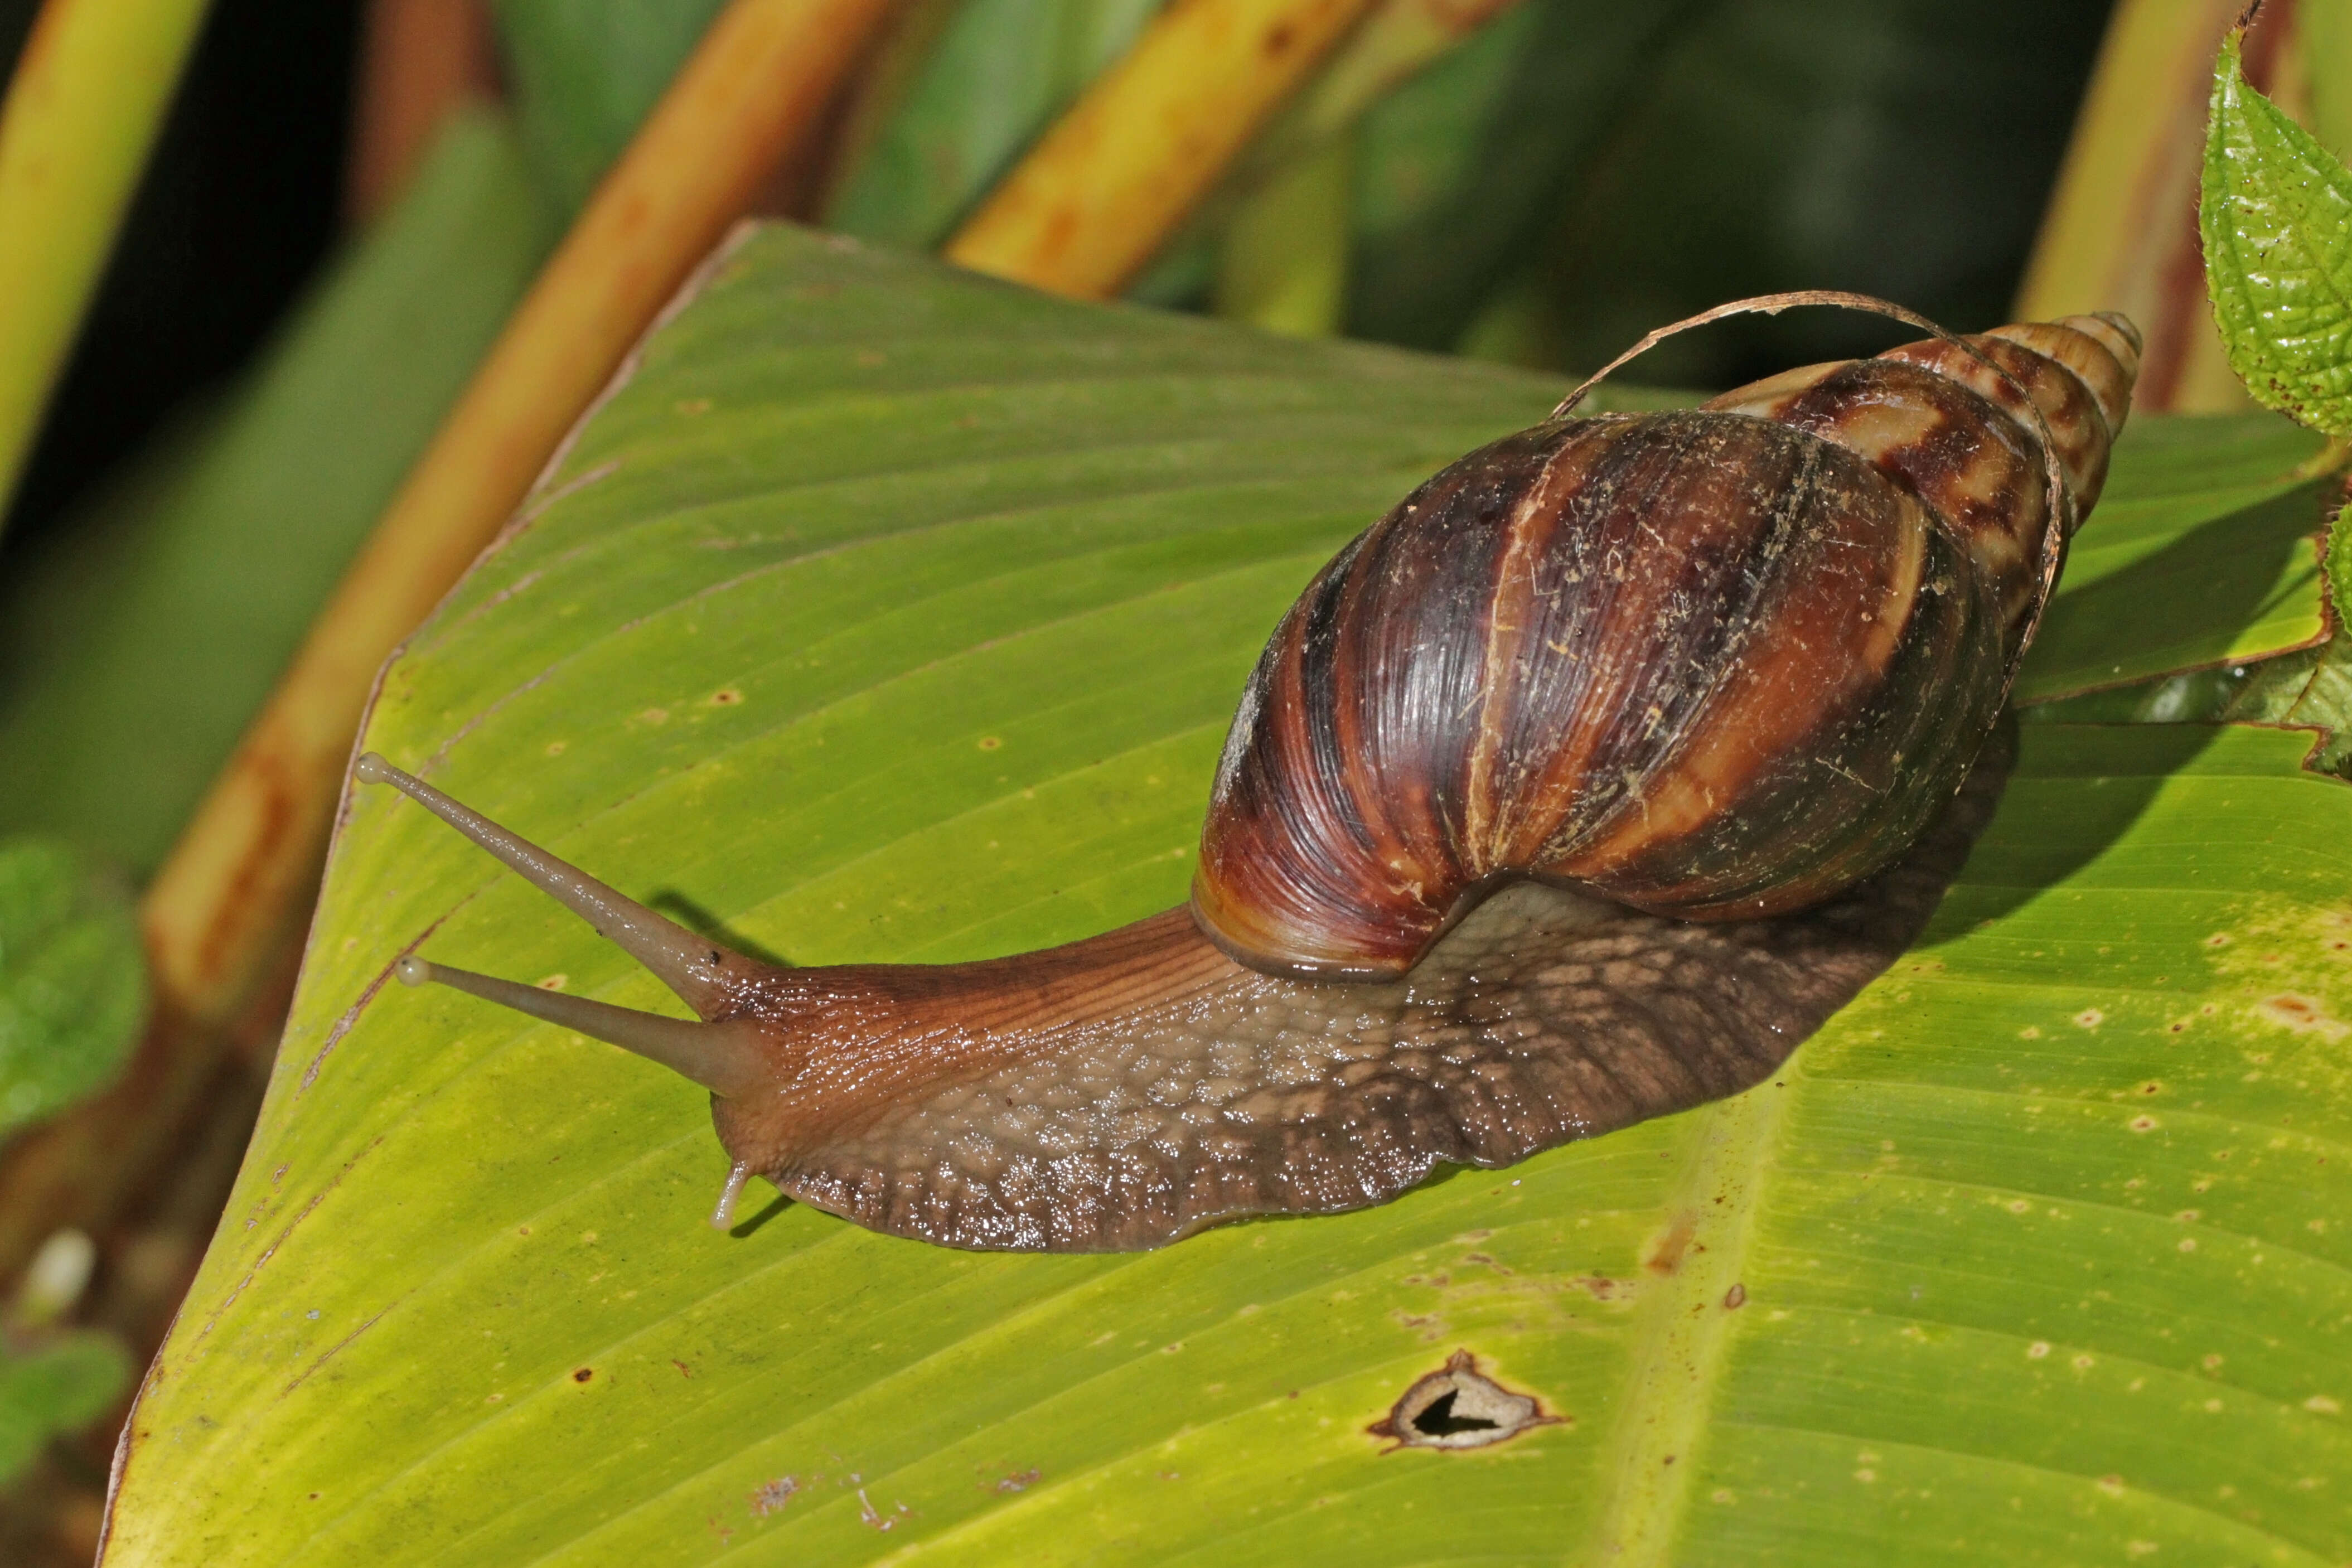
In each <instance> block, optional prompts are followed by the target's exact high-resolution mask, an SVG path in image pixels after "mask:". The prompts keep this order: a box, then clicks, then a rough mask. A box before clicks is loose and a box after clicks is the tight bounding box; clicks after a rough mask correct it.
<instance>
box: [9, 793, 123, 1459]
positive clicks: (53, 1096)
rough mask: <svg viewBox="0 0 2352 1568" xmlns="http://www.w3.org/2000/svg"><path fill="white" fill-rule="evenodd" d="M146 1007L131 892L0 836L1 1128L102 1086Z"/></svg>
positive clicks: (50, 852)
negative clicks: (132, 913)
mask: <svg viewBox="0 0 2352 1568" xmlns="http://www.w3.org/2000/svg"><path fill="white" fill-rule="evenodd" d="M146 1011H147V972H146V967H145V964H144V963H143V961H142V957H141V953H140V949H139V926H138V922H137V921H136V920H135V919H134V918H133V917H132V915H131V898H130V893H129V890H128V889H125V888H122V887H121V886H119V885H117V884H115V883H114V882H113V881H112V880H111V879H109V878H106V877H104V876H102V875H100V874H98V873H96V872H94V871H93V870H92V869H91V868H90V867H89V865H88V864H87V863H86V862H85V861H84V860H83V858H81V857H80V856H79V855H78V854H76V853H75V852H74V851H73V850H72V849H71V848H70V847H68V846H67V845H65V844H63V843H61V842H59V841H58V840H56V839H49V838H8V839H0V1132H5V1131H9V1130H10V1129H13V1128H16V1127H19V1126H22V1125H23V1124H24V1123H26V1122H27V1121H33V1120H35V1119H36V1118H37V1117H42V1116H47V1115H48V1114H50V1113H51V1112H53V1111H56V1110H62V1109H63V1108H64V1107H66V1106H68V1105H70V1104H72V1103H73V1102H74V1101H75V1100H79V1099H80V1098H82V1097H83V1096H84V1095H87V1094H89V1093H91V1092H93V1091H94V1090H96V1089H100V1088H101V1087H102V1086H104V1085H105V1083H106V1082H107V1081H108V1080H109V1079H111V1078H112V1077H113V1076H114V1074H115V1072H116V1071H117V1070H118V1069H119V1068H121V1066H122V1062H123V1059H124V1058H126V1057H127V1056H128V1055H129V1054H130V1051H131V1042H132V1041H133V1040H134V1039H136V1038H137V1037H138V1034H139V1026H140V1023H141V1021H142V1019H143V1018H144V1016H146ZM0 1450H5V1441H4V1440H0Z"/></svg>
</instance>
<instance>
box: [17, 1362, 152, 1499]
mask: <svg viewBox="0 0 2352 1568" xmlns="http://www.w3.org/2000/svg"><path fill="white" fill-rule="evenodd" d="M130 1380H131V1358H130V1357H129V1356H128V1355H126V1354H124V1353H123V1350H122V1347H121V1345H119V1344H117V1343H115V1342H114V1341H113V1340H112V1339H111V1338H110V1337H109V1336H107V1335H105V1334H95V1333H75V1334H62V1335H59V1336H58V1337H56V1338H54V1339H49V1340H47V1341H45V1342H43V1343H42V1344H41V1345H40V1346H39V1347H38V1348H37V1349H35V1350H31V1351H26V1352H5V1351H0V1481H5V1480H7V1479H11V1478H13V1477H14V1476H15V1475H16V1472H17V1471H19V1470H21V1469H23V1468H25V1467H26V1465H27V1464H29V1463H31V1462H32V1458H33V1456H34V1455H36V1454H37V1453H39V1452H40V1451H41V1445H42V1444H44V1443H46V1442H47V1441H48V1440H49V1439H50V1438H51V1437H52V1436H56V1435H57V1434H58V1433H60V1432H70V1431H72V1430H73V1429H74V1428H76V1427H78V1426H86V1425H88V1424H89V1422H91V1421H94V1420H96V1419H97V1418H98V1417H99V1416H100V1415H101V1414H103V1413H104V1412H105V1409H106V1407H107V1405H109V1404H110V1403H112V1402H113V1400H114V1397H115V1395H117V1394H120V1393H121V1392H122V1385H123V1384H126V1383H128V1382H129V1381H130Z"/></svg>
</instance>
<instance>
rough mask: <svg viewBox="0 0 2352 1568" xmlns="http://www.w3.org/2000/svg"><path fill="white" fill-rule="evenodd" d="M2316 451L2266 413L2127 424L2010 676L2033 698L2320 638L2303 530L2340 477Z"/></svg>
mask: <svg viewBox="0 0 2352 1568" xmlns="http://www.w3.org/2000/svg"><path fill="white" fill-rule="evenodd" d="M2319 449H2320V443H2319V442H2318V440H2316V439H2315V437H2312V436H2311V435H2310V434H2309V433H2307V432H2305V431H2302V430H2298V429H2296V428H2295V427H2294V426H2292V425H2289V424H2287V423H2286V422H2285V421H2284V420H2281V419H2278V418H2276V417H2274V416H2270V415H2262V414H2258V415H2241V416H2221V417H2216V418H2206V419H2167V418H2162V417H2158V418H2148V417H2147V416H2141V417H2138V418H2136V419H2134V420H2132V421H2131V423H2130V424H2128V425H2126V426H2125V427H2124V434H2123V438H2122V440H2121V441H2119V442H2118V443H2117V444H2116V455H2115V472H2114V477H2113V478H2112V479H2110V481H2109V482H2108V485H2107V488H2106V491H2105V494H2103V495H2102V496H2101V497H2100V498H2099V503H2098V507H2097V509H2096V510H2095V511H2093V512H2092V514H2091V518H2090V521H2088V522H2086V523H2085V524H2084V526H2083V530H2082V531H2081V532H2080V533H2078V534H2076V535H2075V536H2074V542H2073V543H2072V545H2071V546H2070V547H2069V549H2068V551H2067V555H2066V570H2065V574H2064V575H2063V577H2062V578H2061V579H2060V581H2059V592H2058V595H2057V596H2056V597H2055V598H2054V599H2053V601H2052V604H2051V606H2050V611H2049V613H2048V615H2047V616H2044V617H2043V619H2042V629H2041V631H2040V633H2039V635H2038V636H2037V637H2035V638H2034V643H2033V648H2032V652H2031V653H2030V654H2029V655H2028V656H2027V658H2026V663H2025V668H2024V669H2023V671H2022V672H2021V674H2020V676H2019V679H2018V685H2017V697H2018V700H2020V701H2022V702H2042V701H2047V700H2051V699H2053V698H2060V697H2067V696H2072V695H2074V694H2075V693H2078V692H2083V691H2087V690H2092V689H2097V688H2101V687H2110V686H2126V685H2130V684H2132V683H2135V682H2137V681H2143V680H2146V679H2148V678H2150V677H2151V676H2157V675H2164V674H2168V673H2170V672H2172V671H2175V670H2180V669H2188V668H2195V667H2198V666H2202V665H2221V664H2227V663H2231V662H2234V661H2242V660H2245V659H2252V658H2263V657H2264V656H2266V655H2269V654H2274V653H2278V652H2281V651H2283V650H2285V649H2288V648H2294V647H2307V646H2309V645H2311V644H2313V643H2315V642H2316V641H2317V640H2319V639H2320V638H2321V637H2324V636H2325V635H2326V624H2325V621H2324V618H2323V616H2322V612H2321V608H2320V584H2321V576H2322V574H2321V572H2320V565H2319V552H2318V548H2317V544H2316V542H2315V535H2317V533H2318V532H2319V531H2320V529H2321V528H2322V527H2323V526H2324V525H2325V522H2326V514H2327V511H2328V510H2329V509H2330V508H2331V507H2332V506H2333V505H2334V504H2335V502H2336V497H2337V493H2338V485H2339V481H2337V480H2336V479H2312V478H2308V477H2306V474H2305V466H2306V465H2307V464H2309V463H2310V462H2311V460H2312V459H2313V458H2315V457H2316V456H2317V455H2318V452H2319Z"/></svg>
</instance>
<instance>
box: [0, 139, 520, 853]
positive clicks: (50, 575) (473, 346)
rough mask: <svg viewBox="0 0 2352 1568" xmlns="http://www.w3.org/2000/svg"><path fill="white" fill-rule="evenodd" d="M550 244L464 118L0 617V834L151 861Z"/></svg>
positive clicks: (511, 167)
mask: <svg viewBox="0 0 2352 1568" xmlns="http://www.w3.org/2000/svg"><path fill="white" fill-rule="evenodd" d="M552 238H553V235H552V233H551V226H550V224H549V222H548V219H547V216H546V213H545V209H544V208H543V207H542V206H541V204H540V202H539V201H538V199H537V198H536V196H535V195H533V193H532V190H531V186H530V181H529V178H528V177H527V175H526V174H524V171H523V167H522V163H521V159H520V155H519V154H518V153H517V152H516V150H515V146H514V142H513V140H512V138H511V136H510V135H509V133H508V132H507V131H506V130H505V128H504V126H503V125H502V124H501V123H500V122H499V121H495V120H492V119H490V118H488V117H487V116H484V115H481V114H467V115H463V116H460V117H459V118H457V120H455V121H452V122H451V124H450V126H449V127H448V129H447V130H446V131H445V132H443V134H442V136H441V138H440V140H439V141H438V142H437V143H436V147H435V149H434V151H433V153H432V155H431V156H430V158H429V159H428V161H427V162H426V163H425V165H424V168H423V170H422V171H421V173H420V174H419V175H418V177H417V178H416V180H415V182H414V183H413V184H412V185H411V186H410V188H409V189H408V191H407V192H406V193H405V194H404V195H403V196H402V198H401V200H400V203H399V205H397V206H396V207H395V208H394V210H393V211H392V212H391V213H389V214H387V215H386V216H385V217H384V218H383V221H381V222H380V223H379V224H378V225H377V226H375V227H374V228H373V230H371V231H370V232H369V234H368V235H367V236H366V237H364V238H363V239H362V240H361V241H360V243H359V244H358V246H357V247H355V248H354V249H353V250H352V252H351V253H350V254H349V255H347V256H345V257H344V258H341V261H340V262H339V263H338V264H337V265H336V267H335V269H334V270H333V271H332V272H331V274H330V275H329V277H328V278H327V279H325V281H324V282H323V283H321V284H320V287H319V288H318V289H317V290H316V292H315V293H313V295H312V296H311V297H310V300H308V301H307V302H306V303H305V304H304V305H303V306H302V307H301V308H300V310H299V312H298V314H297V315H296V317H295V319H294V321H292V322H291V323H290V324H289V326H288V328H287V329H286V331H285V332H284V334H283V335H282V336H281V337H280V339H279V340H278V342H277V343H276V344H275V345H274V346H273V347H272V348H271V349H270V350H269V351H268V354H267V355H266V357H265V358H264V360H263V362H262V363H261V364H260V366H259V367H258V368H257V370H256V371H255V372H254V374H253V375H252V377H251V380H250V381H249V383H248V384H247V386H246V387H245V388H244V389H243V390H242V391H240V392H238V393H237V394H236V395H234V397H233V398H232V400H231V401H230V403H229V404H228V405H227V406H226V408H224V409H222V410H219V411H218V412H217V413H216V414H215V416H213V417H211V418H210V419H209V420H207V421H206V422H205V424H204V425H203V426H202V427H201V428H199V429H196V430H192V431H188V432H184V434H183V435H182V436H181V437H180V438H179V439H177V440H176V441H174V442H170V443H167V444H165V445H164V446H163V447H160V448H159V449H157V450H156V451H154V452H152V453H151V454H150V455H149V456H148V457H147V458H146V459H145V461H144V463H143V465H142V472H141V473H140V474H139V475H138V476H136V478H135V479H133V480H132V481H131V483H130V484H128V485H127V486H125V487H124V488H122V489H119V490H118V491H117V492H116V493H115V494H114V495H112V496H111V497H110V498H107V499H104V500H101V501H100V502H99V503H98V505H97V507H96V508H95V510H93V512H92V513H91V514H90V515H89V517H87V518H86V519H85V520H84V521H83V523H82V525H81V526H79V527H78V528H76V529H74V530H71V531H68V534H67V535H66V536H65V541H64V543H63V544H62V546H61V547H60V548H59V549H58V551H56V552H52V553H51V554H50V555H49V556H48V557H47V559H45V560H44V561H42V562H40V563H36V564H34V565H32V566H30V567H28V568H27V569H26V570H25V571H23V572H22V573H20V574H16V579H15V581H13V582H11V583H10V584H9V585H8V592H7V594H6V595H5V600H0V826H5V827H9V828H38V829H41V830H44V831H47V832H54V833H60V834H64V835H66V836H68V837H71V838H73V839H75V840H76V841H78V842H79V843H81V844H83V845H85V846H88V847H91V848H94V849H97V850H100V851H101V852H103V853H105V854H107V855H109V856H110V857H112V858H117V859H120V860H122V861H124V862H126V863H128V864H130V865H132V866H134V867H138V868H142V869H143V868H148V867H152V865H153V864H154V863H155V862H156V861H157V860H158V859H160V858H162V856H163V852H164V850H165V849H166V848H168V847H170V845H171V842H172V838H173V835H174V834H176V833H177V832H178V830H179V827H180V825H181V823H182V822H183V821H184V820H185V819H186V817H187V815H188V813H189V811H190V810H191V809H192V808H193V807H194V804H195V802H196V799H197V797H198V796H199V795H201V794H202V792H203V790H204V788H205V784H207V783H209V782H210V781H211V779H212V777H213V775H214V774H215V773H216V772H218V771H219V768H220V764H221V763H222V761H223V760H224V759H225V758H226V757H227V755H228V753H229V751H230V749H231V748H232V747H233V746H234V745H235V744H236V738H237V735H238V734H239V733H240V732H241V731H243V729H244V728H245V725H246V722H247V720H249V719H250V718H251V717H252V715H253V713H254V710H256V709H257V708H258V707H259V706H260V704H261V701H262V700H263V698H264V697H265V696H266V695H267V694H268V690H269V688H270V684H271V683H272V682H273V681H274V680H276V679H277V678H278V671H279V670H281V669H283V668H285V665H286V662H287V660H288V658H290V657H291V656H292V654H293V651H294V648H295V647H296V646H297V644H299V641H300V639H301V637H302V634H303V631H304V629H305V628H306V627H307V626H309V625H310V617H311V616H312V615H313V614H315V613H316V611H317V609H318V607H319V605H320V603H321V602H323V601H324V600H325V598H326V596H327V592H328V590H329V589H330V588H331V587H332V586H333V585H334V583H335V581H336V579H337V578H339V577H340V576H341V574H342V571H343V568H344V566H345V565H346V564H347V563H349V561H350V559H351V556H352V552H353V551H355V550H356V549H357V548H358V547H359V543H360V541H361V540H362V539H363V538H364V537H365V536H366V533H367V531H368V529H369V528H370V527H371V526H373V523H374V522H375V520H376V517H377V514H378V513H380V512H381V511H382V510H383V507H384V504H385V503H386V502H387V501H388V500H391V498H392V494H393V491H394V489H396V488H397V487H398V486H399V483H400V481H401V479H402V477H403V476H404V474H405V473H406V472H407V470H408V468H409V465H410V464H411V463H412V462H413V461H414V460H415V457H416V455H417V454H418V453H419V452H420V451H422V450H423V449H424V447H425V442H426V440H427V439H429V438H430V437H431V436H432V433H433V430H434V427H435V426H436V425H438V424H439V423H440V419H441V415H442V412H443V410H444V409H446V407H447V406H448V405H449V403H450V402H451V401H452V400H453V399H454V398H455V397H456V396H457V392H458V389H459V388H460V387H462V386H463V385H464V384H465V382H466V378H467V376H468V375H469V374H472V371H473V368H474V363H475V362H476V361H477V360H478V359H479V358H480V356H481V354H482V353H483V352H484V351H485V350H486V349H487V348H488V346H489V343H490V340H491V339H492V338H493V337H494V336H495V335H496V334H497V332H498V330H499V326H500V325H501V324H502V323H503V322H504V321H505V319H506V315H507V312H508V310H509V309H510V308H511V307H512V306H513V304H514V302H515V300H518V299H520V297H521V294H522V291H523V289H524V288H525V287H526V286H527V285H528V284H529V282H530V277H531V274H532V272H533V271H534V270H535V269H536V268H537V266H538V263H539V259H540V258H541V256H542V255H543V254H544V253H545V251H546V248H547V247H548V245H549V244H550V243H551V240H552Z"/></svg>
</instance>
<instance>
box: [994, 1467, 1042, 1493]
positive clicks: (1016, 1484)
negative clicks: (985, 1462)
mask: <svg viewBox="0 0 2352 1568" xmlns="http://www.w3.org/2000/svg"><path fill="white" fill-rule="evenodd" d="M1038 1474H1039V1471H1038V1469H1037V1467H1036V1466H1034V1465H1032V1466H1030V1467H1029V1468H1027V1469H1025V1470H1018V1471H1015V1472H1014V1473H1013V1474H1012V1475H1009V1476H1007V1477H1005V1478H1004V1479H1003V1480H1001V1481H999V1482H997V1483H996V1489H997V1490H998V1491H1001V1492H1005V1493H1008V1494H1009V1493H1012V1492H1025V1491H1027V1490H1028V1489H1030V1488H1031V1487H1034V1486H1035V1485H1036V1484H1037V1477H1038Z"/></svg>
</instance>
